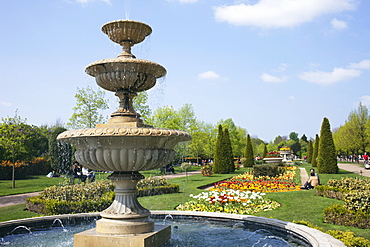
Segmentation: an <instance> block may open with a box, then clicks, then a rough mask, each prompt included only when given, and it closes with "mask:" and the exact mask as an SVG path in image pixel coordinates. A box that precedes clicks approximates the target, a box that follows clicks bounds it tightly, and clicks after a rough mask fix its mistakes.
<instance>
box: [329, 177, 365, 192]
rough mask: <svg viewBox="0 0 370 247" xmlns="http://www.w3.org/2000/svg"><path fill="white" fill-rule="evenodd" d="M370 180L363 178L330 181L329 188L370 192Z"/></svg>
mask: <svg viewBox="0 0 370 247" xmlns="http://www.w3.org/2000/svg"><path fill="white" fill-rule="evenodd" d="M369 182H370V181H369V180H368V179H363V178H348V177H345V178H344V177H342V178H341V179H330V180H329V181H328V186H332V187H336V188H339V189H342V190H347V191H351V190H369V189H370V187H369Z"/></svg>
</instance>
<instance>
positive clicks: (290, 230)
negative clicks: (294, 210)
mask: <svg viewBox="0 0 370 247" xmlns="http://www.w3.org/2000/svg"><path fill="white" fill-rule="evenodd" d="M151 213H152V215H151V217H152V218H154V219H156V220H157V221H158V223H156V224H158V225H165V226H169V225H172V228H173V229H172V230H173V234H172V238H173V239H172V240H171V241H169V242H168V243H166V244H165V245H163V246H166V247H167V246H168V247H170V246H176V245H177V246H180V245H178V244H181V246H188V245H186V243H187V241H189V240H188V239H187V238H189V235H186V236H185V234H184V233H182V232H181V230H182V229H180V228H182V226H181V224H180V225H179V224H177V222H178V221H179V220H181V221H182V220H186V221H185V222H184V224H186V225H189V224H192V222H194V221H196V222H200V223H201V225H197V226H195V227H198V228H197V229H196V230H195V232H197V231H198V230H199V229H200V228H204V227H206V228H205V229H206V231H207V234H208V233H209V236H208V237H207V236H204V237H203V238H202V239H203V240H204V241H207V238H208V239H211V240H212V242H208V245H207V244H204V243H202V245H203V246H210V245H212V246H225V243H221V240H220V242H218V241H217V239H215V238H212V237H210V236H211V235H212V234H213V233H212V232H210V231H211V228H209V230H208V226H209V222H222V224H224V223H225V224H226V225H228V226H231V228H229V229H232V227H233V226H234V228H235V226H237V227H238V228H242V229H248V230H252V231H256V230H257V229H260V230H261V229H262V230H263V231H269V232H272V233H274V235H275V233H276V235H277V236H286V237H288V238H285V239H286V241H291V240H294V241H293V242H294V244H292V245H290V246H305V247H308V246H313V247H329V246H336V247H344V246H345V245H344V244H343V243H342V242H340V241H339V240H337V239H335V238H333V237H332V236H330V235H328V234H325V233H323V232H321V231H319V230H316V229H312V228H309V227H307V226H303V225H298V224H294V223H291V222H285V221H281V220H275V219H269V218H264V217H256V216H250V215H236V214H223V213H207V212H190V211H151ZM97 218H99V214H98V213H88V214H73V215H71V214H70V215H56V216H44V217H36V218H29V219H22V220H13V221H7V222H1V223H0V245H2V242H1V240H3V242H4V241H5V242H6V241H7V237H5V235H6V234H7V233H9V232H11V231H12V230H13V229H14V228H16V227H18V226H25V227H28V228H30V229H31V230H33V229H36V228H41V227H43V228H48V229H50V226H51V225H54V226H59V227H60V225H58V224H54V222H55V220H56V219H58V220H60V221H61V222H64V224H65V225H67V223H69V224H70V225H84V224H85V223H86V222H87V223H91V222H92V221H93V220H94V219H97ZM158 219H160V220H158ZM163 219H173V220H172V221H173V222H175V223H176V224H165V223H164V224H163ZM207 224H208V225H207ZM91 227H93V225H91V226H90V227H85V226H83V227H82V228H81V230H80V231H83V230H86V229H88V228H91ZM66 228H67V226H66ZM63 230H64V228H63ZM71 231H72V230H71ZM73 231H75V230H73ZM230 231H232V230H227V232H230ZM224 232H225V231H224ZM26 233H27V232H26ZM74 233H75V232H71V234H70V235H71V236H70V239H66V240H65V242H66V243H67V244H66V245H63V246H73V237H72V236H73V234H74ZM216 234H217V233H216ZM47 235H48V234H47ZM198 235H199V234H198ZM248 235H249V234H248ZM231 237H232V236H231ZM239 237H241V235H240V232H239V231H237V236H235V238H236V239H237V238H239ZM2 238H4V239H2ZM42 239H45V238H42ZM48 239H53V238H51V237H50V236H48ZM181 239H182V240H184V242H181V243H179V242H178V241H180V240H181ZM203 240H202V241H203ZM27 243H29V242H27ZM218 243H219V244H220V245H217V244H218ZM244 243H245V242H244ZM37 244H38V246H53V245H50V244H49V245H48V244H45V243H42V242H37ZM52 244H55V245H54V246H58V245H60V244H61V243H58V242H52ZM171 244H175V245H171ZM221 244H222V245H221ZM229 244H231V242H230V243H229ZM202 245H198V246H202ZM7 246H18V245H12V243H8V244H7ZM27 246H30V245H29V244H28V245H27ZM193 246H194V245H193ZM256 246H258V245H256ZM283 246H286V245H283Z"/></svg>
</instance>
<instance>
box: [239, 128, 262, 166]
mask: <svg viewBox="0 0 370 247" xmlns="http://www.w3.org/2000/svg"><path fill="white" fill-rule="evenodd" d="M265 155H266V154H265ZM244 157H245V164H244V165H245V166H246V167H253V165H254V155H253V148H252V142H251V137H250V135H249V134H248V135H247V144H246V148H245V155H244Z"/></svg>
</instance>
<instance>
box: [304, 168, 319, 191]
mask: <svg viewBox="0 0 370 247" xmlns="http://www.w3.org/2000/svg"><path fill="white" fill-rule="evenodd" d="M319 184H320V179H319V175H318V174H317V173H316V172H315V170H314V169H311V170H310V178H309V179H308V181H307V182H306V183H305V184H304V185H303V187H302V189H306V190H310V189H313V188H314V187H316V186H317V185H319Z"/></svg>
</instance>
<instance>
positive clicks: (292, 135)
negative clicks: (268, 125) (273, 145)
mask: <svg viewBox="0 0 370 247" xmlns="http://www.w3.org/2000/svg"><path fill="white" fill-rule="evenodd" d="M289 139H290V140H293V141H295V142H298V140H299V139H298V133H297V132H291V133H290V134H289Z"/></svg>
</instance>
